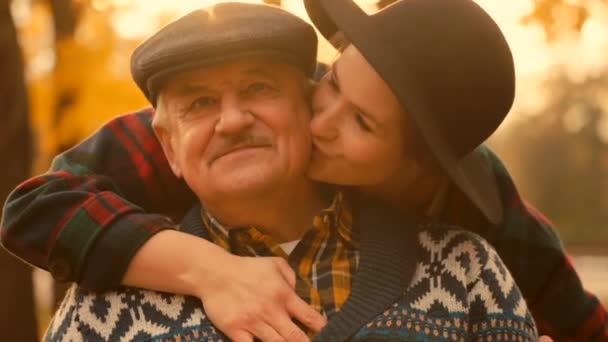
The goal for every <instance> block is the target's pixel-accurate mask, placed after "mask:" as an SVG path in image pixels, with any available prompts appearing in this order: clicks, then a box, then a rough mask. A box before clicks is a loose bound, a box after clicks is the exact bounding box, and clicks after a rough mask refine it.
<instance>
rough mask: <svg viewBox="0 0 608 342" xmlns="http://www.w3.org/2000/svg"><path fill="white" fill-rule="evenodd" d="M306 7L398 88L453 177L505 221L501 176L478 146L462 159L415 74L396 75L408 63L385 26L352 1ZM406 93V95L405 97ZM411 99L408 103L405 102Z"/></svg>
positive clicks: (312, 2) (323, 0) (320, 25)
mask: <svg viewBox="0 0 608 342" xmlns="http://www.w3.org/2000/svg"><path fill="white" fill-rule="evenodd" d="M305 3H306V10H307V11H308V14H309V16H310V18H311V20H312V21H313V24H314V25H315V26H316V27H317V29H319V31H320V32H321V34H322V35H323V36H324V37H325V38H326V39H328V40H329V41H330V42H332V37H334V36H335V34H336V33H338V32H342V33H343V34H344V35H345V36H346V38H348V40H349V41H350V43H351V44H353V45H354V46H355V47H357V49H358V50H359V52H360V53H361V54H362V55H363V56H364V57H365V59H366V60H367V61H368V63H370V65H372V67H373V68H374V69H375V70H376V72H377V73H378V74H379V75H380V77H382V79H383V80H384V81H385V82H386V83H387V84H388V86H389V87H390V88H391V89H392V90H393V92H395V94H396V95H397V97H398V98H399V99H400V101H401V105H402V106H403V107H404V108H405V109H406V111H407V112H408V113H411V117H412V119H413V121H414V123H415V125H416V127H417V128H418V132H419V133H420V135H421V137H422V138H423V139H424V140H425V142H426V144H427V146H428V147H429V149H430V150H431V152H432V153H433V156H434V157H435V159H436V161H437V162H438V163H439V165H440V166H441V167H442V169H443V170H444V171H445V172H446V174H447V175H448V177H449V178H450V179H451V180H452V181H453V183H454V184H455V185H456V186H458V188H459V189H460V190H461V191H463V192H464V193H465V195H466V196H467V197H468V198H469V199H470V200H471V201H472V202H473V204H474V205H475V206H476V207H477V208H479V210H480V211H481V212H482V213H483V215H484V216H485V217H486V218H487V219H488V220H489V221H490V222H491V223H493V224H498V223H499V222H501V221H502V217H503V209H502V203H501V200H500V195H499V190H498V185H497V183H496V177H495V175H494V173H493V171H492V169H491V167H490V165H489V163H488V161H487V160H486V159H485V157H484V156H483V155H482V154H481V153H479V151H477V150H474V151H472V152H470V153H469V154H467V155H466V156H464V157H461V158H459V157H457V156H456V155H457V153H455V152H454V151H453V150H452V148H451V147H450V146H449V143H448V142H447V140H446V139H445V138H444V137H443V136H442V134H441V133H440V132H439V131H438V129H437V125H435V124H434V123H433V122H429V120H426V119H424V118H425V117H426V118H429V117H432V116H431V115H425V113H428V112H429V110H430V109H429V105H428V104H427V103H426V102H425V99H426V98H427V97H426V96H423V95H424V94H422V93H421V90H420V89H419V87H417V82H416V76H415V74H414V73H409V74H408V73H395V72H392V71H393V70H400V69H402V68H400V65H401V64H402V63H403V61H402V60H400V59H399V58H398V57H397V56H394V54H391V49H390V48H387V47H390V46H391V45H390V42H389V41H387V40H386V37H385V36H384V35H383V33H382V29H381V25H378V23H377V22H375V21H374V20H372V16H370V15H368V14H367V13H365V12H364V11H363V10H362V9H361V8H360V7H359V6H358V5H357V4H356V3H354V2H353V1H351V0H306V1H305ZM402 94H407V96H403V95H402ZM404 97H407V99H408V100H407V103H404V101H403V100H402V99H403V98H404Z"/></svg>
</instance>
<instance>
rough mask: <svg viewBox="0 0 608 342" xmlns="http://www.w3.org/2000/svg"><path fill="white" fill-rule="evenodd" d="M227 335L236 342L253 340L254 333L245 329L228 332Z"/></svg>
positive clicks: (250, 341) (251, 341)
mask: <svg viewBox="0 0 608 342" xmlns="http://www.w3.org/2000/svg"><path fill="white" fill-rule="evenodd" d="M226 336H228V338H229V339H231V340H232V341H234V342H253V335H251V334H250V333H249V332H248V331H245V330H238V331H236V332H234V333H232V334H228V333H226Z"/></svg>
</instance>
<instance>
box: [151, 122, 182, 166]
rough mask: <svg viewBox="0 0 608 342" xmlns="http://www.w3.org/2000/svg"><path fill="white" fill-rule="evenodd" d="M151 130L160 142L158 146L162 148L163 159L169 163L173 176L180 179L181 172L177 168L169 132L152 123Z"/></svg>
mask: <svg viewBox="0 0 608 342" xmlns="http://www.w3.org/2000/svg"><path fill="white" fill-rule="evenodd" d="M152 129H153V130H154V134H155V135H156V138H157V139H158V141H159V142H160V146H161V147H162V148H163V152H164V153H165V157H166V158H167V161H168V162H169V166H170V167H171V170H172V171H173V174H175V176H176V177H177V178H182V170H181V168H180V167H179V163H178V162H177V156H176V154H175V148H174V147H175V146H174V144H175V139H174V138H173V136H172V135H171V131H170V130H169V129H167V128H165V127H163V126H159V125H158V124H155V123H154V122H153V123H152Z"/></svg>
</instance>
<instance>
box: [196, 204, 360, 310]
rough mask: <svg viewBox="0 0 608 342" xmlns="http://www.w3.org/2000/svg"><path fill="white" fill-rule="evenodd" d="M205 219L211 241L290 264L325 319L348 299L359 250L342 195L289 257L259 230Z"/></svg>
mask: <svg viewBox="0 0 608 342" xmlns="http://www.w3.org/2000/svg"><path fill="white" fill-rule="evenodd" d="M202 218H203V223H204V226H205V228H206V229H207V232H208V233H209V235H210V237H211V240H212V241H213V242H214V243H215V244H217V245H219V246H221V247H222V248H224V249H226V250H228V251H230V252H232V253H233V254H237V255H241V256H265V257H269V256H270V257H281V258H284V259H285V260H287V262H288V263H289V265H290V266H291V268H292V269H294V270H295V273H296V293H297V294H298V296H300V298H302V299H304V300H305V301H306V302H307V303H309V304H310V305H312V307H313V308H314V309H315V310H317V311H318V312H321V314H323V315H324V316H326V317H330V316H331V315H332V314H334V313H335V312H336V311H338V310H339V309H340V307H341V306H342V304H344V302H345V301H346V298H347V297H348V294H349V293H350V285H351V275H353V274H355V272H356V270H357V266H358V260H359V252H358V246H357V242H356V241H357V235H356V234H353V233H354V232H353V230H352V215H351V211H350V208H349V207H348V206H346V205H345V202H344V201H343V200H342V195H341V194H340V193H338V194H336V195H335V196H334V200H333V202H332V204H331V205H330V206H329V207H328V208H326V209H324V210H322V211H321V212H320V213H319V214H318V215H317V216H315V218H314V219H313V225H312V228H311V230H309V231H308V232H307V233H306V234H304V236H303V237H302V239H301V240H300V242H299V243H298V244H297V246H296V248H295V249H294V250H293V251H292V252H291V253H290V254H289V255H287V253H285V251H283V249H282V248H281V246H280V244H279V243H277V242H276V241H275V240H274V239H273V238H272V237H270V236H269V235H266V234H264V233H263V232H262V231H260V230H259V229H257V228H256V227H242V228H241V227H239V228H226V227H224V226H222V225H221V224H220V223H219V222H217V221H216V220H215V219H213V217H211V216H210V215H209V214H208V213H207V212H206V211H204V210H203V212H202ZM313 261H314V262H313Z"/></svg>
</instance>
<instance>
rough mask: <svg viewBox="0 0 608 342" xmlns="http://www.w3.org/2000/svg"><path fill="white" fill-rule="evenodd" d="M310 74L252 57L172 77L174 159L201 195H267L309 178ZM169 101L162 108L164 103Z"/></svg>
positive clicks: (163, 135)
mask: <svg viewBox="0 0 608 342" xmlns="http://www.w3.org/2000/svg"><path fill="white" fill-rule="evenodd" d="M304 80H305V76H304V75H303V73H301V72H300V71H299V70H298V69H297V68H295V67H293V66H291V65H289V64H286V63H283V62H276V61H272V60H269V59H268V58H262V57H258V58H246V59H242V60H238V61H234V62H227V63H224V64H219V65H215V66H213V67H208V68H203V69H199V70H196V71H189V72H184V73H182V74H179V75H177V76H175V77H173V78H172V79H171V80H170V81H169V82H168V83H167V85H166V86H165V87H164V89H163V90H162V91H161V94H160V99H159V100H160V101H159V110H164V111H165V113H164V114H165V115H166V118H167V120H166V121H167V125H165V127H159V126H155V132H156V133H157V135H158V137H159V139H160V141H161V144H162V145H163V149H164V150H165V154H166V155H167V159H168V160H169V163H170V165H171V167H172V169H173V171H174V173H175V174H176V175H177V176H178V177H183V178H184V179H185V181H186V182H187V183H188V185H189V186H190V188H191V189H192V190H193V191H194V192H195V193H196V194H197V196H198V197H199V198H200V199H201V200H202V201H205V199H206V198H207V199H209V198H213V199H217V198H220V199H221V198H224V197H225V196H228V197H237V198H240V197H251V196H263V195H264V194H265V193H270V192H272V191H274V190H275V189H277V188H279V189H280V188H281V187H285V186H287V187H288V186H289V185H290V184H292V182H294V181H301V180H302V179H303V178H305V173H306V169H307V167H308V162H309V158H310V148H311V147H310V146H311V143H310V134H309V130H308V124H309V120H310V110H309V106H308V103H307V99H306V96H305V89H304V86H303V84H304ZM161 106H162V108H160V107H161Z"/></svg>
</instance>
